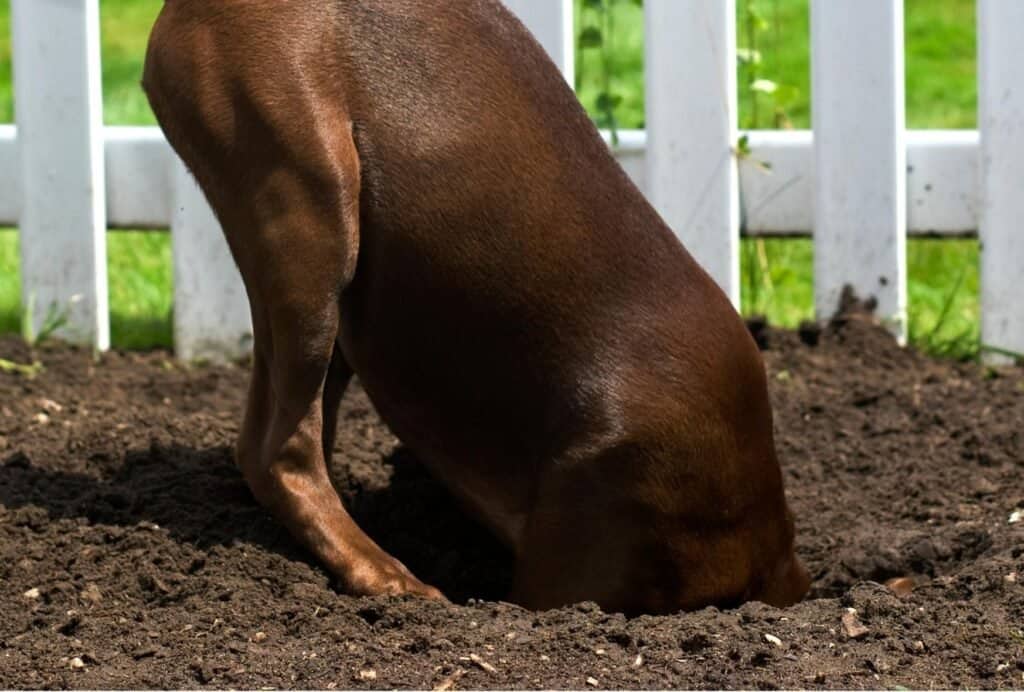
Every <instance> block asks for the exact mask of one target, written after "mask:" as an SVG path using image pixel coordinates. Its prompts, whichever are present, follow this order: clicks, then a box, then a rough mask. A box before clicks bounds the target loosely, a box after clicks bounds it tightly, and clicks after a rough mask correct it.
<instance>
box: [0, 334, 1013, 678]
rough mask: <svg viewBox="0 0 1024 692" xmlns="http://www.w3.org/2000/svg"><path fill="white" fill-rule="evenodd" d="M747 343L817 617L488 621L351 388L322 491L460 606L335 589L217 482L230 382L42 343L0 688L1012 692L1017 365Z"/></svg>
mask: <svg viewBox="0 0 1024 692" xmlns="http://www.w3.org/2000/svg"><path fill="white" fill-rule="evenodd" d="M758 340H759V341H760V342H761V343H762V344H763V346H764V347H765V348H766V349H767V350H766V351H765V359H766V362H767V365H768V369H769V375H770V378H771V383H772V384H771V387H772V398H773V401H774V405H775V411H776V426H777V430H778V445H779V451H780V457H781V458H782V460H783V465H784V470H785V474H786V477H787V484H788V485H787V489H788V494H789V497H790V500H791V504H792V507H793V510H794V511H795V513H796V516H797V522H798V552H799V553H800V555H801V556H802V557H803V558H804V560H805V561H806V563H807V565H808V567H809V569H810V570H811V572H812V574H813V576H814V585H813V591H812V594H811V599H810V600H808V601H805V602H804V603H802V604H800V605H798V606H796V607H794V608H791V609H788V610H776V609H772V608H768V607H766V606H763V605H760V604H748V605H746V606H744V607H742V608H740V609H738V610H735V611H727V612H719V611H717V610H715V609H707V610H704V611H701V612H698V613H691V614H683V615H677V616H672V617H659V618H654V617H640V618H635V619H632V620H627V619H625V618H624V617H622V616H621V615H617V614H607V613H603V612H601V611H600V610H599V609H598V608H596V607H594V606H593V605H592V604H580V605H577V606H573V607H569V608H563V609H560V610H555V611H549V612H543V613H533V612H528V611H525V610H522V609H520V608H518V607H515V606H511V605H507V604H503V603H500V602H496V601H495V600H494V599H500V598H501V597H502V595H503V594H504V593H505V590H506V588H507V586H508V584H509V581H510V569H511V560H510V557H509V556H508V555H507V554H506V553H505V552H504V551H503V550H502V548H501V547H500V546H499V545H498V544H497V543H496V541H494V540H493V539H492V538H491V537H490V536H489V535H488V534H487V533H486V532H485V531H484V530H482V529H481V528H480V527H479V526H477V525H476V524H475V523H473V522H472V521H471V520H470V519H468V518H467V517H465V516H464V515H462V514H461V512H460V511H459V509H458V508H457V507H456V505H455V503H454V502H453V500H452V499H451V498H450V496H449V495H448V494H447V493H446V492H445V490H444V489H443V488H442V487H440V486H439V485H438V484H436V483H435V482H433V481H432V479H431V478H430V477H429V476H427V475H426V474H425V472H423V471H422V470H421V469H420V468H419V467H418V466H417V464H416V462H415V459H414V458H413V457H412V455H411V454H409V453H408V452H406V451H404V450H402V449H401V448H397V446H396V444H397V443H396V441H395V440H394V438H393V437H392V436H391V435H390V433H389V432H388V431H387V429H386V428H384V427H383V426H382V425H381V423H380V421H379V419H378V418H377V416H376V414H375V413H374V411H373V409H372V407H371V406H370V404H369V402H368V400H367V399H366V397H365V395H364V394H363V393H362V392H361V390H359V389H358V387H353V391H351V392H350V393H349V395H348V396H347V397H346V400H345V403H344V405H343V413H342V427H341V430H340V432H339V436H338V446H337V450H338V452H337V454H336V456H335V465H336V468H335V469H334V471H335V477H336V479H337V481H338V484H339V488H340V489H341V491H342V492H343V494H344V495H345V497H346V500H347V501H348V503H349V506H350V507H351V508H352V510H353V512H354V514H355V515H356V516H357V519H358V520H359V522H360V523H361V524H362V525H363V526H364V527H365V528H367V530H368V531H369V532H370V533H371V534H372V535H373V536H374V537H375V538H377V539H378V540H379V541H380V542H381V543H382V544H383V545H384V546H385V548H387V549H388V550H390V551H392V552H394V553H395V554H396V555H397V556H398V557H399V558H400V559H402V560H403V561H404V562H405V563H406V564H408V565H409V566H410V567H411V568H412V569H413V570H414V571H415V572H417V573H418V574H419V575H420V576H421V577H422V578H424V579H425V580H426V581H428V582H431V583H433V584H435V585H437V586H438V587H440V588H442V589H443V590H444V591H445V592H446V593H447V594H448V595H449V596H450V597H451V598H452V599H453V600H454V601H455V602H456V603H461V604H462V605H452V606H447V605H441V604H436V603H425V602H421V601H416V600H402V599H353V598H349V597H346V596H342V595H339V594H337V593H336V592H335V591H334V590H332V588H331V585H330V583H329V580H328V578H327V576H326V575H325V574H324V573H323V571H322V570H321V569H320V568H319V567H318V566H317V565H316V564H315V563H313V562H312V561H311V560H310V559H309V557H308V556H307V555H305V554H304V553H303V552H302V551H300V550H299V549H298V548H297V547H296V546H295V544H294V543H293V542H292V541H291V539H290V538H289V537H288V535H287V534H286V533H285V532H284V531H283V530H282V529H281V528H280V527H278V526H277V525H276V524H275V523H274V522H273V521H271V520H269V519H268V517H267V516H266V514H265V513H264V512H263V511H262V510H261V509H260V508H259V507H258V506H257V505H256V504H255V503H254V501H253V500H252V498H251V496H250V494H249V492H248V490H247V489H246V487H245V486H244V484H243V483H242V481H241V479H240V477H239V475H238V473H237V471H236V470H235V468H234V466H233V464H232V462H231V453H230V448H231V445H232V444H233V441H234V437H235V435H236V433H237V430H238V423H239V418H240V403H241V401H242V397H243V396H244V392H245V383H246V380H247V373H246V372H245V371H244V370H243V369H240V368H199V369H188V368H184V367H182V366H180V365H178V364H175V363H174V362H172V361H171V360H170V359H169V358H168V357H167V356H166V355H164V354H159V353H157V354H146V355H139V354H120V353H110V354H107V355H104V356H103V357H102V358H100V359H99V360H98V361H96V362H94V361H93V360H92V358H91V357H90V356H89V355H88V354H86V353H82V352H77V351H74V350H71V349H63V348H61V349H50V350H45V351H43V352H41V353H39V354H37V355H38V356H39V357H40V359H41V360H42V361H43V362H44V363H45V365H46V368H45V370H44V371H43V372H42V373H41V374H39V375H38V376H37V377H35V378H34V379H29V378H27V377H26V376H24V375H19V374H14V373H5V374H0V608H2V612H3V613H4V617H3V619H2V620H0V687H152V686H159V687H198V686H204V685H209V686H216V687H248V688H257V687H264V686H274V687H305V688H309V687H326V688H333V687H339V688H351V687H374V688H388V687H406V686H415V687H421V688H422V687H426V688H431V687H434V686H437V685H442V686H447V687H448V688H459V687H463V688H468V687H505V688H508V687H513V688H518V687H570V688H586V687H588V686H592V685H597V686H600V687H658V688H663V687H735V686H742V687H756V688H771V687H776V686H783V687H807V686H818V687H871V688H880V687H891V686H894V685H903V686H908V687H961V686H967V687H1021V686H1024V632H1022V631H1021V627H1022V624H1021V623H1022V622H1024V586H1022V585H1021V583H1020V582H1021V581H1024V557H1022V553H1024V541H1022V538H1024V521H1021V522H1019V523H1018V522H1017V521H1015V520H1016V519H1017V518H1019V517H1021V516H1022V515H1024V473H1022V463H1024V439H1022V436H1024V372H1022V371H1021V370H1020V369H1010V370H1005V371H1001V372H991V371H985V370H983V369H981V368H979V367H976V366H971V365H962V364H953V363H947V362H936V361H933V360H930V359H928V358H925V357H923V356H921V355H919V354H917V353H915V352H914V351H912V350H902V349H900V348H898V347H897V346H896V345H895V344H894V343H893V341H892V340H891V339H890V338H889V336H888V335H887V334H886V333H885V332H884V331H881V330H879V329H877V328H876V327H873V326H871V325H870V323H869V322H868V321H867V320H860V319H850V320H839V321H836V322H834V323H833V324H832V325H831V326H829V327H828V328H827V329H825V330H824V331H818V330H812V329H809V328H808V329H804V330H801V332H800V333H792V332H782V331H775V330H772V329H770V328H767V327H765V326H763V325H762V326H761V327H760V328H759V332H758ZM812 344H813V345H812ZM29 356H30V354H29V353H28V352H27V350H26V349H25V348H24V346H22V345H21V344H19V343H16V342H14V341H4V342H0V357H4V358H8V359H12V360H18V361H20V362H26V361H27V360H28V359H29ZM1018 510H1021V511H1020V512H1019V513H1017V512H1018ZM1018 575H1019V577H1018ZM894 577H911V578H912V579H913V581H914V583H915V584H917V586H916V588H915V589H914V590H913V591H912V592H911V593H910V594H909V595H906V596H903V597H899V596H897V595H895V594H894V593H893V591H892V590H890V589H888V588H886V587H884V586H882V585H880V583H879V582H884V581H885V580H888V579H890V578H894ZM468 599H480V600H468ZM851 608H852V609H854V610H855V612H850V611H849V610H848V609H851Z"/></svg>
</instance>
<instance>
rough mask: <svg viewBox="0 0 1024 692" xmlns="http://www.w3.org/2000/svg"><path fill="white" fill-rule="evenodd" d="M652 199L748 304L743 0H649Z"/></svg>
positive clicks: (707, 264)
mask: <svg viewBox="0 0 1024 692" xmlns="http://www.w3.org/2000/svg"><path fill="white" fill-rule="evenodd" d="M644 15H645V32H646V36H645V44H646V46H645V60H646V65H645V73H646V91H647V104H646V112H647V117H646V120H647V188H648V195H649V198H650V200H651V202H652V204H654V206H655V208H656V209H657V210H658V211H659V212H660V213H661V215H662V217H663V218H664V219H665V221H666V222H667V223H668V225H669V226H671V227H672V229H673V230H674V231H675V232H676V234H677V235H678V236H679V239H680V240H682V242H683V244H684V245H686V247H687V249H688V250H689V251H690V252H691V253H692V254H693V256H694V257H695V258H696V259H697V261H698V262H700V264H701V266H703V267H704V269H706V270H707V272H708V273H709V274H710V275H711V276H712V278H714V279H715V281H716V282H718V285H719V286H721V287H722V289H723V290H724V291H725V292H726V294H727V295H728V296H729V298H730V299H731V300H732V302H733V304H734V305H736V306H737V307H738V306H739V300H740V280H739V270H740V265H739V181H738V174H737V168H736V158H735V156H734V154H733V147H734V146H735V144H736V138H737V132H736V123H737V118H736V2H735V0H647V1H646V2H645V3H644Z"/></svg>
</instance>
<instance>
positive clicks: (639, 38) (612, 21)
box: [576, 0, 977, 128]
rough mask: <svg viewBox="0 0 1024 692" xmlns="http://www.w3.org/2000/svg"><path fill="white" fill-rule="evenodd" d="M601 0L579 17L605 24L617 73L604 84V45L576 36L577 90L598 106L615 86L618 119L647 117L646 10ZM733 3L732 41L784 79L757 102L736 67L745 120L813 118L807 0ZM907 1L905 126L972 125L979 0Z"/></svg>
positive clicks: (775, 123) (627, 123)
mask: <svg viewBox="0 0 1024 692" xmlns="http://www.w3.org/2000/svg"><path fill="white" fill-rule="evenodd" d="M605 2H609V3H610V4H609V7H610V10H609V12H608V14H609V15H610V18H609V19H604V18H603V15H602V13H601V12H598V11H595V10H593V9H585V8H584V2H583V0H576V25H577V27H588V26H590V27H594V28H597V29H599V30H600V31H601V32H602V34H603V36H604V40H605V42H606V43H607V44H608V46H609V48H610V50H609V51H608V52H609V53H610V55H609V56H608V59H609V64H610V71H611V73H612V75H613V76H612V78H611V80H610V84H608V85H606V84H605V79H604V73H605V71H604V70H603V67H602V66H603V55H602V50H601V49H600V48H596V47H595V48H581V47H580V46H579V45H578V46H577V49H576V67H577V73H578V74H577V77H576V85H577V89H578V92H579V94H580V100H581V101H582V102H583V105H584V106H586V107H587V108H588V109H589V110H591V112H593V113H595V114H596V111H597V108H596V102H597V96H598V94H600V93H601V92H602V91H604V90H606V89H608V88H609V87H610V91H611V92H612V93H614V94H616V95H618V96H620V97H621V98H622V102H621V104H620V105H619V106H618V108H617V109H616V114H615V115H616V120H617V121H618V125H619V127H622V128H639V127H643V122H644V108H643V103H644V80H643V12H642V10H641V9H640V8H639V7H638V6H637V5H636V4H635V3H634V2H632V0H605ZM736 4H737V25H736V26H737V29H736V34H737V43H738V45H739V46H740V47H742V48H754V49H756V50H757V51H758V52H759V53H760V55H761V63H760V65H759V66H758V67H757V74H756V75H753V76H757V77H761V78H765V79H770V80H772V81H774V82H776V83H777V84H779V85H780V87H784V88H780V90H779V92H777V96H775V97H772V96H768V95H765V94H760V95H758V96H757V101H756V104H755V99H754V94H753V92H751V91H750V89H749V82H750V79H751V77H752V74H751V71H750V70H748V69H745V68H743V67H741V68H740V70H739V73H738V82H739V95H740V98H739V109H740V115H739V118H740V124H741V126H742V127H743V128H757V127H760V128H774V127H786V126H787V125H788V126H792V127H795V128H807V127H810V124H811V107H810V103H811V69H810V64H811V58H810V12H809V9H808V4H809V2H808V0H737V3H736ZM751 8H753V13H751V12H750V11H749V10H750V9H751ZM905 8H906V15H905V17H906V18H905V31H904V40H905V42H906V93H907V126H908V127H911V128H972V127H974V126H975V123H976V121H977V119H976V110H977V87H976V80H975V71H976V52H977V51H976V44H975V21H974V20H975V0H905ZM752 16H753V17H755V18H756V17H761V18H762V19H763V20H764V21H765V23H766V25H767V26H765V27H764V28H761V29H756V28H752V27H751V17H752ZM605 22H608V23H607V24H606V23H605ZM755 107H756V110H755ZM777 111H781V113H779V114H777ZM601 124H602V125H607V123H603V122H602V123H601Z"/></svg>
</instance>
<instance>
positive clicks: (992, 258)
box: [0, 0, 1024, 358]
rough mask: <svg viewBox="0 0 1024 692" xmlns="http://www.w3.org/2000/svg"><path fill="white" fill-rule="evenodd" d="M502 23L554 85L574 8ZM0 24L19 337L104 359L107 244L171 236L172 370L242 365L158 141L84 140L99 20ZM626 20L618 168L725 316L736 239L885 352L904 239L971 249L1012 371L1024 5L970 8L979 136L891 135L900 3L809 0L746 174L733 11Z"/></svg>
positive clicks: (93, 92) (225, 296) (1022, 278)
mask: <svg viewBox="0 0 1024 692" xmlns="http://www.w3.org/2000/svg"><path fill="white" fill-rule="evenodd" d="M506 3H507V4H508V5H509V6H510V7H511V8H512V9H514V10H515V11H516V12H517V13H519V15H520V16H521V17H522V18H523V19H524V22H525V23H527V25H528V26H529V27H530V28H531V29H532V30H533V32H534V34H535V35H536V36H537V37H538V39H539V40H540V41H541V43H542V44H543V45H544V46H545V48H546V49H547V50H548V52H549V53H550V54H551V55H552V57H553V59H554V61H555V63H556V64H557V65H558V66H559V68H560V69H561V70H562V72H563V74H565V75H566V78H567V79H568V80H569V81H570V82H571V81H572V75H573V36H574V31H573V26H572V4H571V0H506ZM12 10H13V17H12V19H13V29H14V33H15V37H14V38H15V41H14V52H15V56H14V62H15V82H16V84H15V88H16V97H17V100H16V106H17V126H0V224H5V225H6V224H10V225H18V226H19V229H20V233H21V247H22V267H23V273H22V277H23V279H22V280H23V296H24V299H25V300H26V301H32V303H33V314H34V316H35V319H36V320H37V321H38V320H41V319H43V318H44V317H45V314H46V311H47V310H48V309H49V306H50V305H57V306H62V305H68V306H73V307H71V313H70V318H71V319H70V321H69V324H68V325H67V327H66V328H65V331H64V333H63V336H65V337H66V338H70V339H73V340H78V341H82V342H85V343H90V344H93V345H95V346H97V347H99V348H105V347H106V346H107V341H108V309H107V298H106V273H105V272H106V269H105V267H106V261H105V259H106V253H105V238H104V232H103V231H104V229H105V228H106V227H107V226H108V225H109V226H112V227H133V228H166V227H168V226H169V227H170V228H171V233H172V242H173V246H174V251H173V258H174V263H175V271H174V280H175V286H174V305H175V311H174V318H175V325H174V336H175V348H176V350H177V352H178V354H179V355H181V356H182V357H185V358H195V357H207V358H219V357H225V356H233V355H237V354H239V353H242V352H245V351H246V350H247V349H248V347H249V341H250V339H251V329H250V325H249V316H248V310H247V307H246V302H245V294H244V290H243V289H242V286H241V281H240V279H239V277H238V273H237V270H236V269H235V268H234V265H233V264H232V263H231V261H230V258H229V256H228V253H227V249H226V245H225V244H224V241H223V239H222V238H221V235H220V232H219V229H218V227H217V224H216V221H215V220H214V218H213V216H212V214H211V213H210V211H209V209H208V207H207V205H206V203H205V200H204V199H203V197H202V195H201V193H199V191H198V189H197V188H196V186H195V184H194V183H193V182H192V181H191V179H190V178H189V177H188V175H187V174H186V173H185V172H184V169H183V167H182V166H181V164H180V162H178V161H177V159H176V157H175V156H174V154H173V153H172V152H171V150H170V148H169V147H168V145H167V143H166V141H165V140H164V138H163V136H162V135H161V133H160V132H159V130H157V129H155V128H146V127H105V128H104V127H102V126H101V125H100V115H99V98H100V91H99V73H100V65H99V57H98V45H99V42H98V31H99V30H98V21H97V16H98V8H97V0H12ZM644 12H645V14H646V23H645V27H646V28H645V32H646V39H645V40H646V70H647V74H646V90H647V118H646V120H647V130H646V132H644V131H626V132H622V133H620V142H619V146H618V147H617V148H616V151H615V153H616V156H617V158H618V160H619V162H620V163H621V164H622V166H623V167H624V168H625V170H626V171H627V172H628V173H629V175H630V176H631V177H632V178H633V180H634V181H635V182H636V183H637V185H638V186H639V187H640V189H642V190H643V191H644V192H645V193H646V194H647V195H648V197H649V198H650V199H651V201H652V203H653V204H654V205H655V207H656V208H658V210H659V211H660V212H661V213H662V214H663V215H664V217H665V218H666V220H667V221H668V223H669V224H670V225H671V226H672V227H673V228H674V229H675V230H676V232H677V233H678V234H679V235H680V238H681V239H682V240H683V242H684V243H686V245H687V246H688V247H689V248H690V250H691V251H692V252H693V253H694V255H695V256H696V257H697V258H698V260H699V261H701V263H702V264H703V265H704V266H705V267H706V268H707V269H708V270H709V271H710V272H711V274H712V275H713V276H714V277H715V279H716V280H717V281H718V282H719V284H720V285H721V286H722V287H723V288H724V289H725V290H726V292H727V293H728V294H729V296H730V297H731V298H732V300H733V302H734V303H735V304H737V305H738V304H739V291H740V282H739V232H738V229H739V220H740V219H741V218H742V219H744V220H745V224H744V225H745V229H746V231H747V232H748V233H751V234H761V235H773V234H785V235H793V234H803V235H807V234H810V235H813V237H814V240H815V284H816V290H815V302H816V310H817V314H818V315H819V316H820V317H826V316H828V315H829V314H831V312H832V311H833V310H834V309H835V307H836V304H837V299H838V292H839V291H840V289H841V288H842V286H844V285H846V284H850V285H852V286H853V287H854V288H855V289H856V290H857V291H858V293H860V294H861V295H862V296H865V297H866V296H874V297H875V298H876V299H877V301H878V305H879V312H880V316H881V317H882V318H883V319H886V320H888V321H889V324H890V325H891V326H892V328H893V330H894V331H895V332H896V333H897V334H899V335H901V336H902V335H903V330H904V329H905V315H906V250H905V248H906V236H907V234H908V233H909V234H911V235H915V234H917V235H967V234H974V233H979V234H980V237H981V241H982V243H981V245H982V251H981V265H980V271H981V282H982V298H981V308H982V342H983V343H984V344H986V345H988V346H992V347H995V348H996V349H1001V350H1005V351H1012V352H1016V353H1020V352H1024V301H1022V300H1020V296H1021V290H1020V288H1019V286H1021V285H1022V282H1024V222H1022V221H1021V220H1022V219H1024V194H1022V193H1021V186H1022V185H1024V70H1021V69H1020V67H1019V66H1020V65H1022V64H1024V42H1021V41H1020V40H1019V36H1021V35H1024V2H1021V1H1020V0H979V4H978V46H979V49H978V50H979V70H978V72H979V74H978V80H979V92H980V93H979V130H978V131H967V130H964V131H943V130H922V131H905V130H904V117H903V88H904V87H903V47H902V36H903V30H902V23H903V3H902V0H812V37H811V39H812V58H813V61H812V63H813V85H814V90H813V103H812V106H813V110H814V127H815V129H814V131H813V132H811V131H768V130H766V131H753V132H750V133H749V142H750V148H751V152H750V155H749V156H748V157H746V158H745V159H738V158H737V157H736V155H735V153H734V146H735V143H736V141H737V132H736V122H737V117H736V112H737V106H736V85H735V55H736V44H735V41H736V38H735V33H736V31H735V0H646V2H645V8H644ZM763 163H768V164H770V171H767V170H765V167H764V166H763V165H762V164H763ZM950 279H951V280H952V277H950ZM76 296H77V297H78V298H77V300H73V297H76Z"/></svg>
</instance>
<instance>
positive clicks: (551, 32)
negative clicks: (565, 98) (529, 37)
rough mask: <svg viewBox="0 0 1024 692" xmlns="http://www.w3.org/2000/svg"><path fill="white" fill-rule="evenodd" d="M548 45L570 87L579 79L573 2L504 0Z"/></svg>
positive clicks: (539, 39)
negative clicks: (576, 73) (577, 76)
mask: <svg viewBox="0 0 1024 692" xmlns="http://www.w3.org/2000/svg"><path fill="white" fill-rule="evenodd" d="M504 2H505V6H506V7H508V8H509V9H510V10H512V11H513V12H514V13H515V14H516V16H517V17H519V20H520V21H521V22H522V23H523V24H525V25H526V28H527V29H529V30H530V32H531V33H533V35H534V37H535V38H536V39H537V41H538V42H539V43H540V45H542V46H544V49H545V50H546V51H547V52H548V55H549V56H551V59H552V60H553V61H554V63H555V65H557V66H558V69H559V70H561V72H562V74H563V75H565V79H566V81H567V82H569V84H572V83H573V78H574V76H575V70H576V68H575V64H576V59H575V55H576V54H575V52H574V47H575V37H574V35H573V14H572V0H504Z"/></svg>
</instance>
